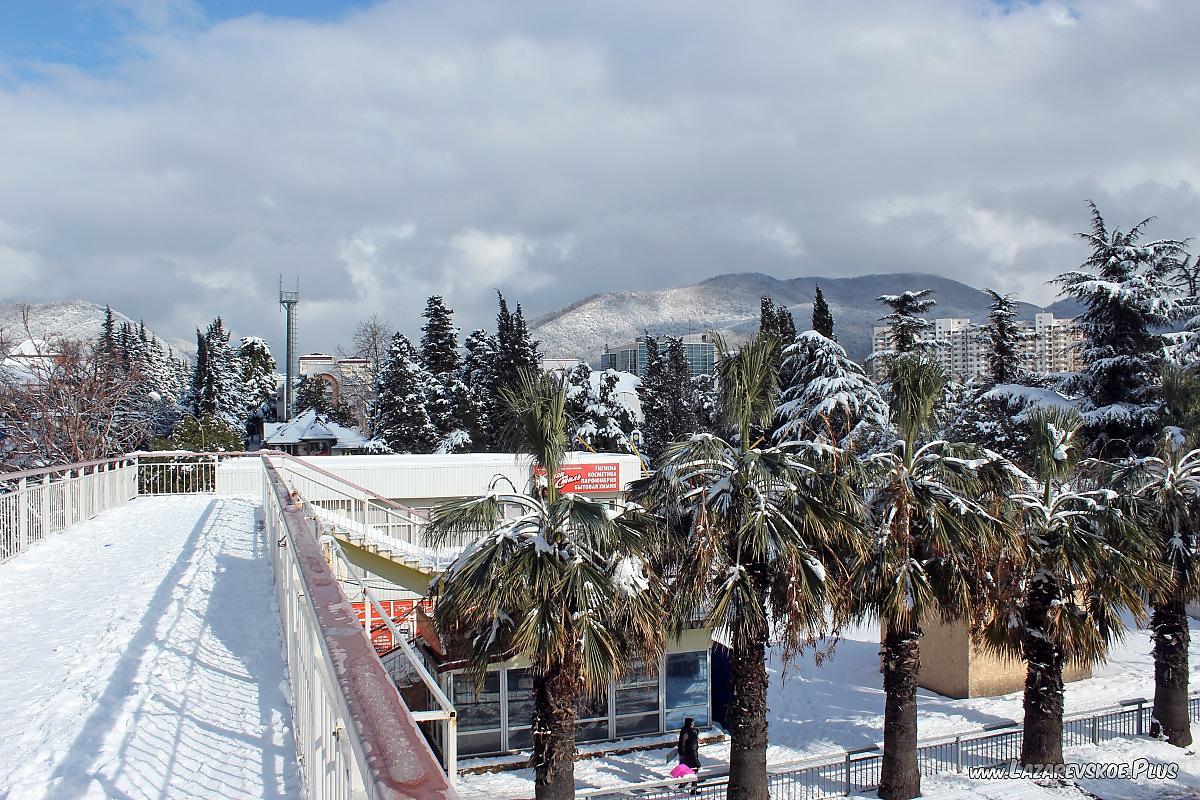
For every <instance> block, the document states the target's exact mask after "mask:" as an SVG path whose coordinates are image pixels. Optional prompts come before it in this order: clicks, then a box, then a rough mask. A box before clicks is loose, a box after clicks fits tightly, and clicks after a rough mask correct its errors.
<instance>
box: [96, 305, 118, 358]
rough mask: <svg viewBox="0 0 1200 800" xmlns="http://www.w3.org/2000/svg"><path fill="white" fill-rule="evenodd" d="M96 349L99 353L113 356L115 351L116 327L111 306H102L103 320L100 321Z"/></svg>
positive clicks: (109, 356)
mask: <svg viewBox="0 0 1200 800" xmlns="http://www.w3.org/2000/svg"><path fill="white" fill-rule="evenodd" d="M97 350H98V351H99V352H100V354H101V355H103V356H106V357H108V358H114V357H115V356H116V353H117V328H116V322H115V320H114V319H113V310H112V306H107V305H106V306H105V307H104V320H103V321H102V322H101V323H100V338H99V340H98V341H97Z"/></svg>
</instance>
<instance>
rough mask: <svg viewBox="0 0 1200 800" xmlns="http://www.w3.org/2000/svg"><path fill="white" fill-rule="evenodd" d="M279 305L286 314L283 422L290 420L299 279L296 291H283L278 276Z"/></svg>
mask: <svg viewBox="0 0 1200 800" xmlns="http://www.w3.org/2000/svg"><path fill="white" fill-rule="evenodd" d="M279 305H280V306H281V307H282V308H283V310H284V313H285V314H287V369H286V371H285V372H286V375H287V377H286V379H285V380H284V384H283V420H284V421H287V420H289V419H291V418H292V402H293V399H292V393H293V392H292V381H293V379H294V378H295V375H296V306H298V305H300V278H299V277H297V278H296V291H294V292H285V291H284V290H283V276H282V275H280V276H279Z"/></svg>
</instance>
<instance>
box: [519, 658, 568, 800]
mask: <svg viewBox="0 0 1200 800" xmlns="http://www.w3.org/2000/svg"><path fill="white" fill-rule="evenodd" d="M578 697H579V679H578V676H577V670H576V669H575V668H574V665H573V664H556V665H554V666H553V667H551V668H550V669H549V670H548V671H547V672H546V674H545V675H542V676H539V677H538V678H537V679H536V681H535V683H534V713H533V753H532V755H531V757H530V762H531V764H532V765H533V767H534V784H533V786H534V797H535V798H536V800H571V798H574V797H575V703H576V700H577V699H578Z"/></svg>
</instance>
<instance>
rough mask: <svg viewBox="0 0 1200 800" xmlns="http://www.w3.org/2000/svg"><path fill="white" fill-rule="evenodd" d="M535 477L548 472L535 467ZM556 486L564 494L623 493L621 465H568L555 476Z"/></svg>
mask: <svg viewBox="0 0 1200 800" xmlns="http://www.w3.org/2000/svg"><path fill="white" fill-rule="evenodd" d="M533 472H534V474H535V475H538V476H539V477H540V476H543V475H545V474H546V471H545V470H544V469H542V468H541V467H534V468H533ZM554 485H555V486H557V487H558V489H559V491H562V492H574V493H575V494H601V493H611V492H619V491H621V465H620V464H566V465H564V466H563V467H562V468H560V469H559V471H558V474H557V475H556V476H554Z"/></svg>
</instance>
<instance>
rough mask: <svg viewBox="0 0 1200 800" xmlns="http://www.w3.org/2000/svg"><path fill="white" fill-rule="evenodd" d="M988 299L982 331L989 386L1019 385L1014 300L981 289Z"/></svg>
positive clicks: (1019, 358)
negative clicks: (984, 331)
mask: <svg viewBox="0 0 1200 800" xmlns="http://www.w3.org/2000/svg"><path fill="white" fill-rule="evenodd" d="M984 291H985V292H987V294H988V297H990V298H992V302H991V305H990V306H988V324H987V330H986V339H985V342H986V347H987V359H986V360H987V365H988V371H989V372H990V373H991V379H992V385H993V386H994V385H995V384H997V383H1019V382H1020V380H1021V378H1022V377H1023V376H1022V369H1021V331H1020V329H1019V328H1018V327H1017V323H1016V318H1017V300H1016V298H1015V297H1014V296H1013V295H1011V294H1000V293H999V292H997V291H995V290H994V289H984Z"/></svg>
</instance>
